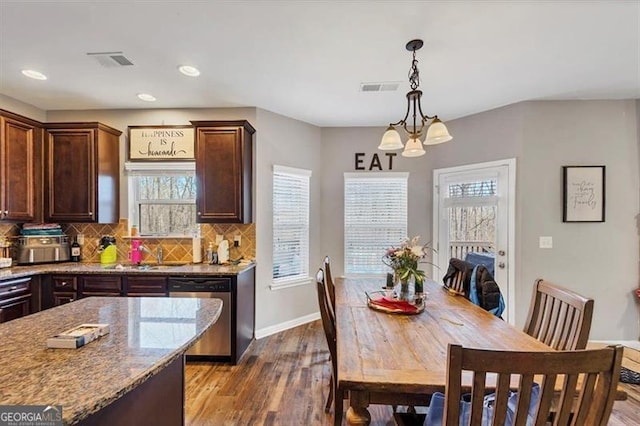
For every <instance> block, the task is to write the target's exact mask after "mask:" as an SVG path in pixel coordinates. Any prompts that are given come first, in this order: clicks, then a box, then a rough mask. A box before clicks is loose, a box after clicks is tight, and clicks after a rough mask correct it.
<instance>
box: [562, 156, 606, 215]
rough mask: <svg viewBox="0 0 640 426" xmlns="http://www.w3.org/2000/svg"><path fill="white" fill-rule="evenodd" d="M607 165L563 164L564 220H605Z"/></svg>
mask: <svg viewBox="0 0 640 426" xmlns="http://www.w3.org/2000/svg"><path fill="white" fill-rule="evenodd" d="M604 172H605V166H563V167H562V183H563V208H562V221H563V222H604V205H605V173H604Z"/></svg>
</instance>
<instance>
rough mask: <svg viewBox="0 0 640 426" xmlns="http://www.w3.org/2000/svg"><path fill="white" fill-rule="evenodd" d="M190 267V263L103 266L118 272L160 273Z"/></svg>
mask: <svg viewBox="0 0 640 426" xmlns="http://www.w3.org/2000/svg"><path fill="white" fill-rule="evenodd" d="M185 265H188V263H162V264H157V263H143V264H142V265H131V264H128V265H113V266H107V267H105V266H102V268H103V269H114V270H117V271H131V270H134V271H158V270H164V269H174V268H179V267H181V266H185Z"/></svg>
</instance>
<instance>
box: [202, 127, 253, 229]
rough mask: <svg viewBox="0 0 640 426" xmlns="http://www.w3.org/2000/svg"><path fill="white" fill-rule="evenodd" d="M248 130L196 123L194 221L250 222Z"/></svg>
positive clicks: (249, 149) (249, 140)
mask: <svg viewBox="0 0 640 426" xmlns="http://www.w3.org/2000/svg"><path fill="white" fill-rule="evenodd" d="M251 130H253V128H251ZM251 133H252V132H250V131H249V130H248V129H247V128H246V127H244V126H216V127H208V126H207V127H197V130H196V179H197V184H198V193H197V198H196V212H197V221H198V222H214V223H215V222H218V223H250V222H251V162H252V159H251V158H252V157H251V156H252V154H251V143H252V140H251Z"/></svg>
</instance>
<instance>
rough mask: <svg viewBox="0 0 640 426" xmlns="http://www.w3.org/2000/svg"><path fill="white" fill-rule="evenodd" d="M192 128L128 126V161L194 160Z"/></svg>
mask: <svg viewBox="0 0 640 426" xmlns="http://www.w3.org/2000/svg"><path fill="white" fill-rule="evenodd" d="M194 149H195V131H194V129H193V126H129V158H128V159H129V161H186V160H194V159H195V156H194V153H195V152H194Z"/></svg>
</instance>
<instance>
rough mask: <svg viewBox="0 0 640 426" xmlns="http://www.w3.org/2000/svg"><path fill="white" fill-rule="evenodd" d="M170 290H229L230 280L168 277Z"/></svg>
mask: <svg viewBox="0 0 640 426" xmlns="http://www.w3.org/2000/svg"><path fill="white" fill-rule="evenodd" d="M169 291H170V292H177V291H180V292H214V291H215V292H230V291H231V282H230V280H229V279H221V280H197V279H196V280H189V279H186V280H185V279H181V280H175V279H169Z"/></svg>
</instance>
